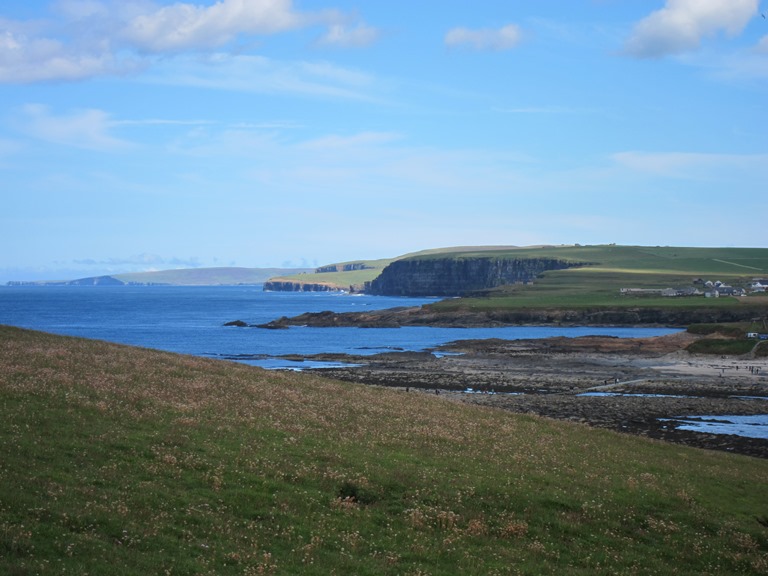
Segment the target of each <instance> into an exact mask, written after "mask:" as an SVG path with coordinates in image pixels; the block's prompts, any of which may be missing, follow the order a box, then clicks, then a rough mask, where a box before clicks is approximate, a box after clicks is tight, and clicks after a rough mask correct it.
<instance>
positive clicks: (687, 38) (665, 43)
mask: <svg viewBox="0 0 768 576" xmlns="http://www.w3.org/2000/svg"><path fill="white" fill-rule="evenodd" d="M757 8H758V0H667V3H666V5H665V6H664V8H662V9H660V10H657V11H655V12H653V13H652V14H650V15H649V16H647V17H646V18H644V19H643V20H641V21H640V22H638V23H637V24H636V25H635V27H634V30H633V31H632V35H631V36H630V37H629V39H628V40H627V41H626V44H625V46H624V49H625V52H626V53H627V54H628V55H630V56H634V57H637V58H661V57H664V56H669V55H673V54H681V53H685V52H690V51H694V50H696V49H698V48H699V46H700V44H701V41H702V39H703V38H706V37H710V36H715V35H717V34H718V33H721V32H725V33H726V34H727V35H729V36H736V35H738V34H739V33H741V31H742V30H743V29H744V27H745V26H746V24H747V22H749V20H750V19H751V18H753V17H754V16H755V15H756V14H757Z"/></svg>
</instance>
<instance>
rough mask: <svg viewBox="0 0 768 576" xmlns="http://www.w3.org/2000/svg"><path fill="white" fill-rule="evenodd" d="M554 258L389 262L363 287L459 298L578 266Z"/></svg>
mask: <svg viewBox="0 0 768 576" xmlns="http://www.w3.org/2000/svg"><path fill="white" fill-rule="evenodd" d="M577 265H578V264H574V263H572V262H566V261H564V260H557V259H553V258H483V257H477V258H428V259H427V258H425V259H416V258H414V259H406V260H397V261H395V262H392V263H391V264H390V265H389V266H387V267H386V268H384V270H383V271H382V273H381V275H380V276H379V277H378V278H376V279H375V280H373V281H372V282H371V283H370V284H369V285H368V286H366V292H368V293H370V294H376V295H380V296H461V295H463V294H466V293H468V292H473V291H476V290H487V289H489V288H495V287H497V286H502V285H504V284H515V283H520V282H531V281H533V279H534V278H536V276H538V275H539V274H541V273H542V272H545V271H547V270H562V269H564V268H570V267H572V266H577Z"/></svg>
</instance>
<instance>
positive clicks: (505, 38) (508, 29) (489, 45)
mask: <svg viewBox="0 0 768 576" xmlns="http://www.w3.org/2000/svg"><path fill="white" fill-rule="evenodd" d="M522 38H523V33H522V30H521V28H520V27H519V26H518V25H517V24H507V25H506V26H503V27H502V28H464V27H458V28H452V29H451V30H449V31H448V32H447V33H446V34H445V44H446V46H450V47H468V48H474V49H476V50H509V49H511V48H514V47H515V46H517V45H518V44H519V43H520V41H521V40H522Z"/></svg>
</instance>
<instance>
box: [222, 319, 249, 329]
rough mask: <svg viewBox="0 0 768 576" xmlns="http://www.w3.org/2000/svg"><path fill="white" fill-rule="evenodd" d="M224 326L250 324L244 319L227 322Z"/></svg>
mask: <svg viewBox="0 0 768 576" xmlns="http://www.w3.org/2000/svg"><path fill="white" fill-rule="evenodd" d="M224 326H237V327H238V328H247V327H248V326H250V324H248V322H244V321H243V320H232V321H231V322H225V323H224Z"/></svg>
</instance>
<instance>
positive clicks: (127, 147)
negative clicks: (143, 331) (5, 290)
mask: <svg viewBox="0 0 768 576" xmlns="http://www.w3.org/2000/svg"><path fill="white" fill-rule="evenodd" d="M766 16H768V6H765V5H761V3H760V2H759V0H658V1H656V0H546V1H533V0H527V1H522V0H476V1H473V2H467V1H466V0H462V1H459V0H440V1H436V0H419V1H418V2H413V1H406V0H387V1H386V2H383V1H373V0H367V1H365V0H306V1H302V0H294V1H291V0H219V1H212V0H194V1H185V0H181V1H177V2H171V1H163V0H154V1H153V0H5V1H4V2H3V3H2V4H0V200H1V201H2V202H1V203H0V232H2V234H1V235H0V282H6V281H9V280H37V279H47V280H53V279H69V278H79V277H85V276H94V275H100V274H111V273H119V272H129V271H144V270H162V269H169V268H186V267H208V266H244V267H306V266H319V265H323V264H328V263H333V262H344V261H352V260H359V259H376V258H388V257H394V256H399V255H402V254H406V253H409V252H414V251H418V250H423V249H429V248H438V247H448V246H467V245H469V246H484V245H516V246H528V245H539V244H576V243H579V244H608V243H618V244H632V245H652V246H656V245H672V246H742V247H766V241H767V240H768V225H767V222H768V218H767V216H768V19H766Z"/></svg>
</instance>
